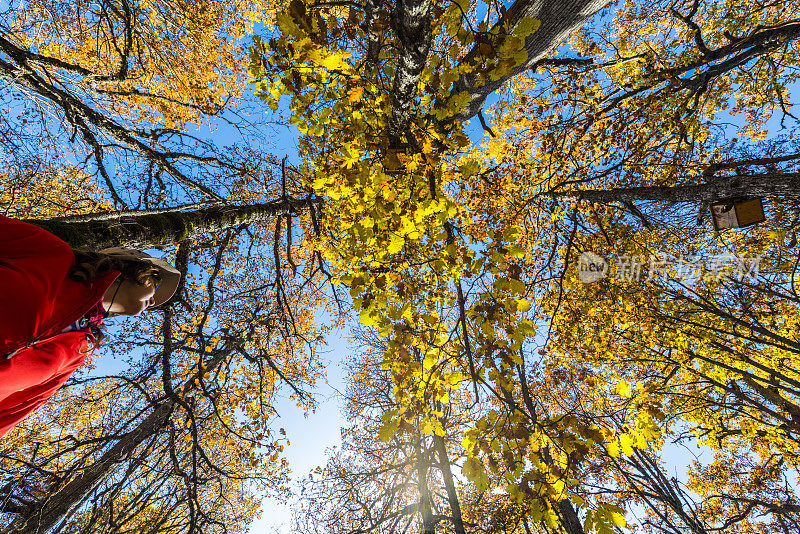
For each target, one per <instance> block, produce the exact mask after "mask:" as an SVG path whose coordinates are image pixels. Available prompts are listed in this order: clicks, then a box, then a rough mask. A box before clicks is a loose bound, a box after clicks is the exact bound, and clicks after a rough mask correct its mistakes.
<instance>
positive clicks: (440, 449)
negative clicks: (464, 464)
mask: <svg viewBox="0 0 800 534" xmlns="http://www.w3.org/2000/svg"><path fill="white" fill-rule="evenodd" d="M433 444H434V446H435V447H436V452H437V453H438V454H439V465H440V467H441V470H442V478H443V479H444V487H445V489H446V490H447V500H448V502H449V503H450V514H451V515H452V517H453V531H454V532H455V533H456V534H465V531H464V520H463V519H462V518H461V503H460V502H459V500H458V493H456V486H455V484H453V473H452V472H451V471H450V459H449V458H448V457H447V447H446V446H445V443H444V436H436V435H435V436H433Z"/></svg>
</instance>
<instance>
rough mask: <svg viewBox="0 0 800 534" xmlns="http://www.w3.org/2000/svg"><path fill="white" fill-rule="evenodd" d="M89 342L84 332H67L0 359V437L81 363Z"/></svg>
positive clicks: (53, 392)
mask: <svg viewBox="0 0 800 534" xmlns="http://www.w3.org/2000/svg"><path fill="white" fill-rule="evenodd" d="M89 346H90V341H89V340H87V338H86V334H85V333H84V332H81V331H76V332H69V333H66V334H61V335H59V336H58V337H57V338H55V339H54V340H52V341H48V342H46V343H42V344H41V345H38V346H36V347H35V348H33V349H28V350H25V351H23V352H21V353H20V354H19V355H17V356H14V357H13V358H11V359H10V360H5V361H2V360H0V437H3V436H4V435H5V434H6V433H8V431H9V430H11V429H12V428H13V427H14V426H15V425H17V424H18V423H19V422H20V421H22V419H24V418H25V417H26V416H27V415H28V414H30V413H32V412H34V411H36V409H38V408H39V406H41V405H42V404H44V403H45V402H47V400H48V399H49V398H50V397H52V396H53V395H54V394H55V392H56V391H58V389H59V388H60V387H61V386H63V385H64V383H65V382H66V381H67V379H68V378H69V377H70V376H72V373H74V372H75V370H76V369H77V368H78V367H80V365H81V364H82V363H83V360H84V358H85V356H86V353H87V352H89V350H88V348H89Z"/></svg>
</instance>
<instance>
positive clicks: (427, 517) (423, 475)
mask: <svg viewBox="0 0 800 534" xmlns="http://www.w3.org/2000/svg"><path fill="white" fill-rule="evenodd" d="M422 439H424V438H422V436H421V435H420V434H419V433H417V440H418V441H417V490H418V492H419V513H420V516H421V518H422V534H436V523H435V522H434V520H433V510H432V509H431V496H430V491H429V489H428V451H427V450H425V447H423V445H422V443H421V442H422ZM423 453H424V454H425V458H424V459H423V457H422V455H423Z"/></svg>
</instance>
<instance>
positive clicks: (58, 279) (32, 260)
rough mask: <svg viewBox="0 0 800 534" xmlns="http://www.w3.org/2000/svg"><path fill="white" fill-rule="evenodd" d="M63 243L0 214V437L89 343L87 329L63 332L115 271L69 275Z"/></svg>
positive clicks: (70, 261)
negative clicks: (86, 277) (85, 277)
mask: <svg viewBox="0 0 800 534" xmlns="http://www.w3.org/2000/svg"><path fill="white" fill-rule="evenodd" d="M74 265H75V255H74V254H73V252H72V249H71V248H70V246H69V245H67V244H66V243H65V242H63V241H62V240H60V239H59V238H57V237H56V236H54V235H53V234H51V233H49V232H47V231H45V230H42V229H41V228H39V227H37V226H33V225H31V224H28V223H24V222H21V221H17V220H14V219H9V218H8V217H4V216H2V215H0V437H2V436H4V435H5V434H6V433H7V432H8V431H9V430H10V429H11V428H12V427H14V425H16V424H17V423H19V422H20V421H21V420H22V419H23V418H24V417H25V416H26V415H28V414H29V413H31V412H33V411H34V410H36V409H37V408H38V407H39V406H41V405H42V404H44V403H45V402H46V401H47V399H49V398H50V397H51V396H53V394H54V393H55V392H56V391H57V390H58V388H60V387H61V386H62V385H64V382H66V381H67V379H68V378H69V377H70V375H72V373H73V372H75V370H76V369H77V368H78V367H79V366H80V365H81V364H82V363H83V360H84V358H85V357H86V354H87V353H88V352H90V351H91V349H92V347H94V343H95V339H94V336H93V335H92V334H91V331H89V330H88V329H87V330H78V331H73V332H67V333H61V331H62V330H63V329H64V328H66V327H67V326H69V325H70V324H72V323H74V322H75V321H77V320H78V319H80V318H81V317H82V316H83V315H84V314H85V313H86V312H87V311H89V310H90V309H91V308H92V307H93V306H94V305H95V304H97V302H99V301H100V299H102V298H103V295H104V294H105V292H106V290H107V289H108V288H109V286H110V285H111V284H112V283H113V282H114V280H115V279H116V278H117V277H118V276H119V274H120V273H119V272H117V271H112V272H111V273H109V274H108V275H106V276H104V277H102V278H98V279H96V280H92V281H91V282H75V281H73V280H70V278H69V276H68V275H69V272H70V270H71V269H72V267H73V266H74Z"/></svg>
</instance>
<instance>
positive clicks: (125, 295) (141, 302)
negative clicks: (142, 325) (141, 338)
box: [103, 277, 157, 315]
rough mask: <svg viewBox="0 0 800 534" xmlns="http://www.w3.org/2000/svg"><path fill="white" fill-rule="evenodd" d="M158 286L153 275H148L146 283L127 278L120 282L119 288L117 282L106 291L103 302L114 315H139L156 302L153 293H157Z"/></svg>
mask: <svg viewBox="0 0 800 534" xmlns="http://www.w3.org/2000/svg"><path fill="white" fill-rule="evenodd" d="M156 287H157V286H156V281H155V279H154V278H153V277H147V282H146V283H145V284H144V285H141V284H139V283H137V282H135V281H133V280H128V279H127V278H126V279H125V280H122V282H121V283H120V284H119V289H117V284H113V285H112V286H111V287H110V288H109V289H108V291H106V294H105V296H104V297H103V303H104V304H105V305H106V309H107V310H108V311H109V312H110V313H112V314H114V315H139V314H140V313H142V312H143V311H145V310H146V309H148V308H150V307H152V306H153V305H154V304H155V301H154V300H153V295H155V293H156ZM114 292H116V295H114ZM112 299H113V302H112ZM109 305H110V308H109Z"/></svg>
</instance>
